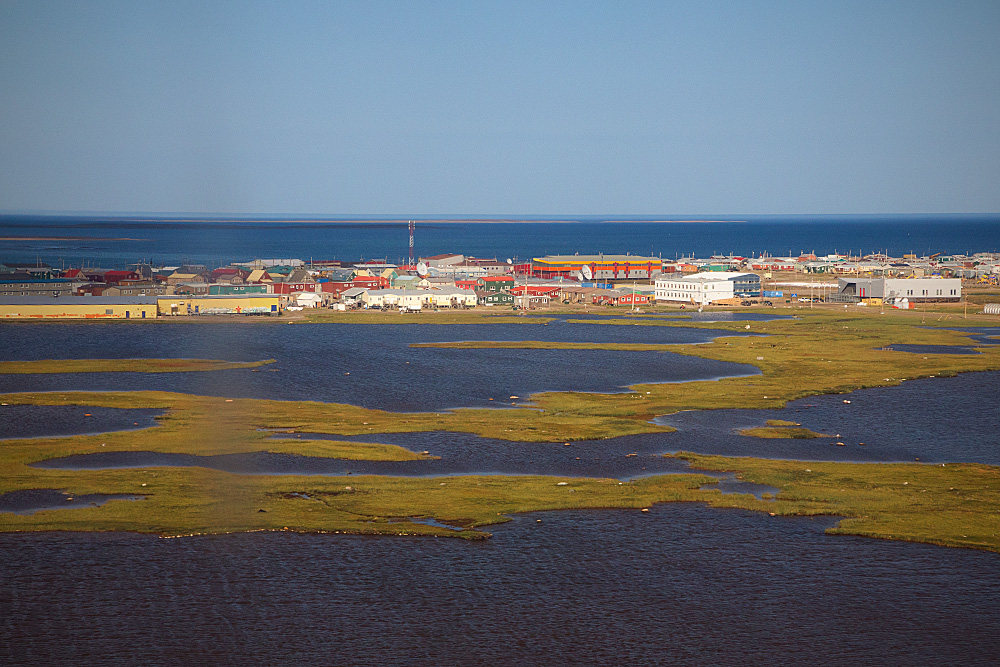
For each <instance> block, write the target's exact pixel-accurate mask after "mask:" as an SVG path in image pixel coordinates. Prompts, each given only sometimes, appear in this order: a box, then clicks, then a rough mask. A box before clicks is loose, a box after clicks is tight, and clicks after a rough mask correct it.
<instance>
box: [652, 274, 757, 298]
mask: <svg viewBox="0 0 1000 667" xmlns="http://www.w3.org/2000/svg"><path fill="white" fill-rule="evenodd" d="M654 284H655V287H656V300H657V301H667V302H674V303H690V304H694V305H698V306H702V305H708V304H710V303H714V302H716V301H725V300H726V299H733V298H736V297H754V298H756V297H759V296H760V276H758V275H757V274H756V273H737V272H733V271H711V272H708V273H696V274H694V275H691V276H686V277H683V278H682V277H673V276H668V275H667V274H661V275H660V276H659V277H657V279H656V282H655V283H654Z"/></svg>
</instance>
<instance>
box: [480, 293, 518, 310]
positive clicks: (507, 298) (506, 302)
mask: <svg viewBox="0 0 1000 667" xmlns="http://www.w3.org/2000/svg"><path fill="white" fill-rule="evenodd" d="M476 299H477V301H478V303H480V304H482V305H484V306H513V305H514V295H513V294H511V293H510V292H508V291H507V290H502V291H496V290H489V291H487V290H480V289H477V290H476Z"/></svg>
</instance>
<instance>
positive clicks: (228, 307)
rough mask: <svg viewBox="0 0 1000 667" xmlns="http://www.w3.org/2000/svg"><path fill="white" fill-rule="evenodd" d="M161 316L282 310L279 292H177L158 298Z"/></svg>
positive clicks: (157, 303)
mask: <svg viewBox="0 0 1000 667" xmlns="http://www.w3.org/2000/svg"><path fill="white" fill-rule="evenodd" d="M156 305H157V309H158V311H159V314H160V316H161V317H165V316H168V315H270V314H274V315H277V314H278V313H279V312H281V301H280V296H279V295H277V294H220V295H204V296H188V295H184V294H175V295H173V296H160V297H157V299H156Z"/></svg>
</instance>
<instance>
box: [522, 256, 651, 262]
mask: <svg viewBox="0 0 1000 667" xmlns="http://www.w3.org/2000/svg"><path fill="white" fill-rule="evenodd" d="M532 261H533V262H545V263H546V264H591V263H596V264H601V263H602V262H619V263H622V262H631V263H634V264H649V263H650V262H653V263H655V264H662V263H663V260H662V259H661V258H659V257H643V256H642V255H546V256H545V257H535V258H533V259H532Z"/></svg>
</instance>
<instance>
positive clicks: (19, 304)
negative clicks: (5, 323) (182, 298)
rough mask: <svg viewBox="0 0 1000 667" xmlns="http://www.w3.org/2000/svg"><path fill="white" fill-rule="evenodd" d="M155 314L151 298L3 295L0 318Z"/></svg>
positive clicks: (127, 317)
mask: <svg viewBox="0 0 1000 667" xmlns="http://www.w3.org/2000/svg"><path fill="white" fill-rule="evenodd" d="M156 314H157V307H156V299H155V298H151V297H127V296H122V297H115V296H109V297H102V296H66V297H60V298H53V297H0V319H38V320H59V319H73V320H91V319H93V320H104V319H108V320H130V319H132V320H148V319H153V318H155V317H156Z"/></svg>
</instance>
